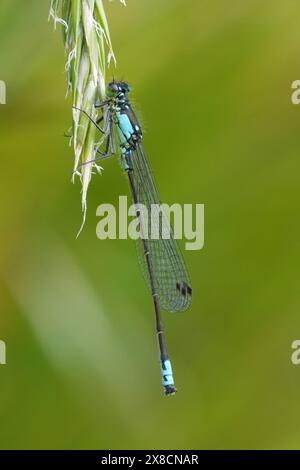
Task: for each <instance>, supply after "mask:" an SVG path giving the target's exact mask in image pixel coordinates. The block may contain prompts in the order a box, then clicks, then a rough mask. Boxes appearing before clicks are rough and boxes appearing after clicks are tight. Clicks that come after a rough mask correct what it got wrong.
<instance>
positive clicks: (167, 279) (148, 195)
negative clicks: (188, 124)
mask: <svg viewBox="0 0 300 470" xmlns="http://www.w3.org/2000/svg"><path fill="white" fill-rule="evenodd" d="M130 91H131V90H130V87H129V85H128V84H127V83H125V82H115V81H113V82H111V83H110V84H109V85H108V87H107V99H106V100H105V101H103V102H101V103H99V104H96V103H95V107H96V108H98V109H102V111H103V115H102V116H101V117H100V119H99V120H97V121H95V120H94V119H93V118H92V117H91V116H89V114H87V113H86V112H85V111H84V110H80V111H82V112H84V113H85V114H86V115H87V116H88V118H89V119H90V120H91V121H92V122H93V123H94V125H95V126H96V127H97V129H98V130H99V131H100V132H101V133H102V134H103V138H102V139H101V142H102V143H103V147H102V150H100V149H99V148H98V149H97V152H98V153H99V154H100V157H99V158H97V159H95V160H93V161H94V162H95V161H98V160H102V159H105V158H109V157H111V156H113V155H115V154H116V152H117V149H118V150H119V153H120V157H121V165H122V167H123V169H124V171H125V172H126V173H127V175H128V180H129V186H130V190H131V194H132V198H133V202H134V203H135V207H136V213H137V217H138V220H139V225H140V234H141V237H140V239H139V240H138V254H139V261H140V264H141V267H142V270H143V273H144V275H145V277H146V279H147V282H148V284H149V287H150V290H151V294H152V298H153V304H154V309H155V320H156V332H157V339H158V345H159V352H160V363H161V374H162V383H163V386H164V390H165V394H166V395H172V394H174V393H175V392H176V388H175V384H174V378H173V372H172V366H171V361H170V358H169V355H168V351H167V345H166V338H165V334H164V329H163V322H162V316H161V308H163V309H165V310H167V311H169V312H178V311H182V310H186V309H187V308H188V307H189V306H190V304H191V297H192V288H191V283H190V280H189V276H188V273H187V270H186V268H185V265H184V261H183V258H182V255H181V253H180V251H179V248H178V246H177V244H176V242H175V240H174V238H173V234H172V230H171V228H170V226H169V224H166V217H165V215H164V213H163V211H161V208H160V198H159V194H158V191H157V188H156V184H155V180H154V177H153V173H152V171H151V168H150V165H149V161H148V159H147V157H146V154H145V152H144V148H143V145H142V137H143V133H142V128H141V125H140V123H139V121H138V119H137V117H136V114H135V112H134V111H133V109H132V106H131V103H130V101H129V93H130ZM101 121H104V125H103V128H101V127H100V122H101ZM115 131H116V136H115ZM116 137H117V142H118V144H116ZM90 163H92V161H89V162H87V164H90ZM142 207H144V208H146V209H147V210H146V211H143V210H142V209H141V208H142ZM153 211H154V217H153ZM153 223H154V224H157V226H156V227H155V229H156V230H155V234H156V236H155V238H152V237H151V235H152V234H153ZM166 227H167V232H168V233H167V236H166Z"/></svg>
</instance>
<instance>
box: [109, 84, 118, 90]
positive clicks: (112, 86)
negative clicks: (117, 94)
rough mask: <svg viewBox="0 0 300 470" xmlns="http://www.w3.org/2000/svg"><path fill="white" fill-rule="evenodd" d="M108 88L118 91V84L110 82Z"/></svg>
mask: <svg viewBox="0 0 300 470" xmlns="http://www.w3.org/2000/svg"><path fill="white" fill-rule="evenodd" d="M109 88H110V89H111V91H118V85H117V84H116V83H111V84H110V85H109Z"/></svg>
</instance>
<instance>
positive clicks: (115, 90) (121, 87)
mask: <svg viewBox="0 0 300 470" xmlns="http://www.w3.org/2000/svg"><path fill="white" fill-rule="evenodd" d="M130 91H131V88H130V86H129V85H128V83H125V82H115V81H112V82H110V83H109V84H108V87H107V95H108V96H118V95H122V94H123V95H127V94H128V93H130Z"/></svg>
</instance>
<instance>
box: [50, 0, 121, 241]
mask: <svg viewBox="0 0 300 470" xmlns="http://www.w3.org/2000/svg"><path fill="white" fill-rule="evenodd" d="M120 2H121V3H122V4H123V5H125V1H124V0H120ZM51 18H52V19H53V22H54V27H55V28H56V27H57V25H58V24H59V25H61V27H62V30H63V40H64V46H65V53H66V57H67V61H66V72H67V80H68V92H70V93H71V95H72V104H73V108H72V117H73V146H74V156H75V158H74V168H73V178H72V179H73V182H74V179H75V176H76V175H78V176H79V177H80V179H81V183H82V211H83V223H82V227H83V225H84V223H85V217H86V211H87V191H88V187H89V184H90V181H91V177H92V174H93V173H94V171H93V170H95V169H96V171H97V172H101V170H102V168H101V167H99V166H98V165H97V164H96V163H95V162H93V163H91V164H89V165H86V164H85V165H82V164H83V163H87V162H88V161H92V160H94V159H95V158H96V155H97V154H96V146H97V142H96V132H95V127H94V125H93V124H92V123H91V122H90V121H89V119H88V118H87V116H86V115H85V114H83V113H81V112H80V111H78V110H77V109H74V107H76V108H80V109H83V110H85V111H86V112H87V113H88V114H89V115H90V116H92V117H93V118H94V119H97V113H96V110H95V108H94V102H95V99H96V97H97V96H98V97H99V98H100V99H105V89H106V70H107V67H108V66H109V64H110V62H111V61H113V62H114V64H116V59H115V55H114V52H113V48H112V43H111V38H110V33H109V28H108V22H107V19H106V15H105V10H104V6H103V2H102V0H52V1H51V6H50V14H49V19H51ZM82 227H81V229H82ZM81 229H80V231H81ZM80 231H79V233H80Z"/></svg>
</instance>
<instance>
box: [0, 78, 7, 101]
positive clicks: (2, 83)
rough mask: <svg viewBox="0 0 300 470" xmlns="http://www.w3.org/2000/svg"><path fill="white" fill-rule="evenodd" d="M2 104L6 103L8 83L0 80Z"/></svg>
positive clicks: (0, 99)
mask: <svg viewBox="0 0 300 470" xmlns="http://www.w3.org/2000/svg"><path fill="white" fill-rule="evenodd" d="M0 104H6V84H5V82H4V81H3V80H0Z"/></svg>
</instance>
